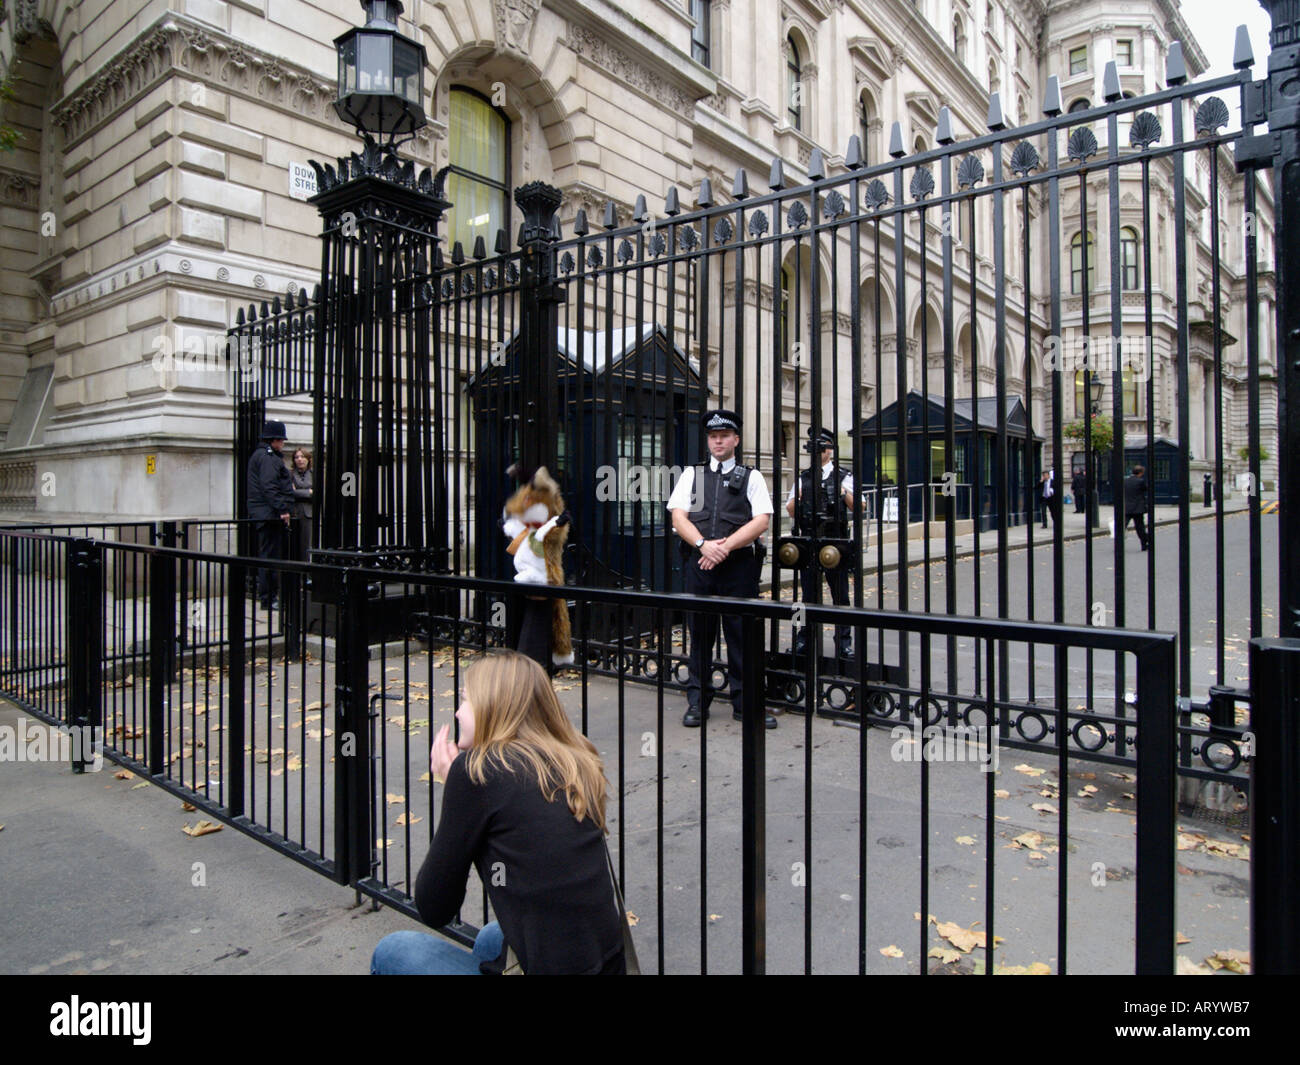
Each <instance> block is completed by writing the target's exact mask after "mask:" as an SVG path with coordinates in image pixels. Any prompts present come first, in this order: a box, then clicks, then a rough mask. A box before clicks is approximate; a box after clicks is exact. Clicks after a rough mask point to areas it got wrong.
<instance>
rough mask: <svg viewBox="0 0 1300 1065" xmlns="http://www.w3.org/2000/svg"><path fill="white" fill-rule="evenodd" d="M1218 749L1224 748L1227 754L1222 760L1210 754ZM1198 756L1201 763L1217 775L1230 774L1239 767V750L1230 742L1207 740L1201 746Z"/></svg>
mask: <svg viewBox="0 0 1300 1065" xmlns="http://www.w3.org/2000/svg"><path fill="white" fill-rule="evenodd" d="M1220 747H1223V748H1226V751H1227V754H1226V756H1225V757H1223V758H1216V757H1215V756H1213V755H1212V754H1211V752H1212V751H1214V750H1217V749H1218V748H1220ZM1200 755H1201V761H1202V762H1204V763H1205V764H1206V765H1207V766H1209V768H1211V769H1213V770H1215V771H1216V772H1219V773H1231V772H1232V771H1233V770H1234V769H1236V768H1237V766H1239V765H1241V748H1240V747H1238V746H1237V745H1236V744H1235V743H1233V741H1232V740H1220V739H1207V740H1206V742H1205V743H1204V744H1202V746H1201V750H1200Z"/></svg>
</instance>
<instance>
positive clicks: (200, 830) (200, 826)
mask: <svg viewBox="0 0 1300 1065" xmlns="http://www.w3.org/2000/svg"><path fill="white" fill-rule="evenodd" d="M181 831H182V832H184V833H185V834H186V835H187V836H206V835H208V834H209V833H212V832H220V831H221V826H220V825H216V824H213V823H212V822H211V821H196V822H195V823H194V827H193V828H191V827H190V826H189V825H186V826H185V827H184V828H182V829H181Z"/></svg>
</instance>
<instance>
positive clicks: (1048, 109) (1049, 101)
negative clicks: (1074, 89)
mask: <svg viewBox="0 0 1300 1065" xmlns="http://www.w3.org/2000/svg"><path fill="white" fill-rule="evenodd" d="M1063 110H1065V108H1063V107H1062V106H1061V79H1060V78H1058V77H1057V76H1056V75H1055V74H1053V75H1052V76H1051V77H1049V78H1048V79H1047V93H1046V95H1044V96H1043V114H1045V115H1046V116H1047V117H1048V118H1055V117H1056V116H1057V115H1059V114H1060V113H1061V112H1062V111H1063Z"/></svg>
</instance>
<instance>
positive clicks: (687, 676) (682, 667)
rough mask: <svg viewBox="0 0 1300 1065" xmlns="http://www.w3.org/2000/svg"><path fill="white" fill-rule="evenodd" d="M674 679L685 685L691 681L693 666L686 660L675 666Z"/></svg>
mask: <svg viewBox="0 0 1300 1065" xmlns="http://www.w3.org/2000/svg"><path fill="white" fill-rule="evenodd" d="M673 680H675V681H677V683H678V684H681V685H682V686H683V687H684V686H685V685H687V684H689V683H690V682H691V667H690V666H689V665H688V664H687V663H686V662H678V663H677V665H675V666H673Z"/></svg>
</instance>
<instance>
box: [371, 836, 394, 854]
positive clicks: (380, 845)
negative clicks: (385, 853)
mask: <svg viewBox="0 0 1300 1065" xmlns="http://www.w3.org/2000/svg"><path fill="white" fill-rule="evenodd" d="M392 845H393V841H392V840H391V839H377V840H375V847H376V848H377V849H378V850H381V851H382V850H387V849H388V848H389V847H391V846H392Z"/></svg>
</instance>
